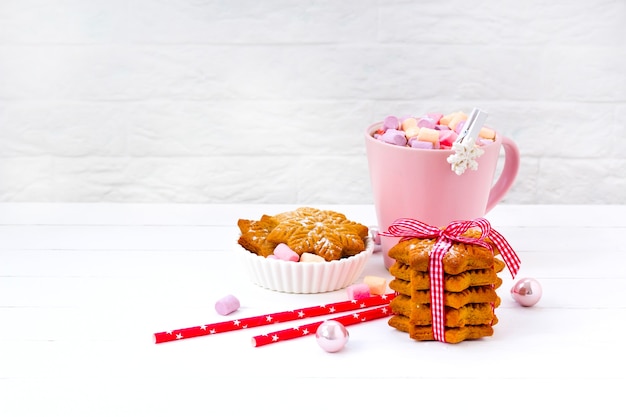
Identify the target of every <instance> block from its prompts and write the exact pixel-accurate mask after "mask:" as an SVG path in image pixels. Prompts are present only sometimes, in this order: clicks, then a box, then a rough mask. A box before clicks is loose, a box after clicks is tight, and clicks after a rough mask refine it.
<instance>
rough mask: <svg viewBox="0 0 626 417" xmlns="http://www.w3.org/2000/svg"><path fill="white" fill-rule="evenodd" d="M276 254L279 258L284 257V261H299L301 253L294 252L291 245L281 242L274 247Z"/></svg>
mask: <svg viewBox="0 0 626 417" xmlns="http://www.w3.org/2000/svg"><path fill="white" fill-rule="evenodd" d="M274 255H275V256H276V257H277V258H278V259H282V260H283V261H291V262H298V261H299V260H300V255H298V254H297V253H296V252H294V251H293V250H292V249H291V248H290V247H289V246H287V245H285V244H284V243H279V244H278V245H277V246H276V247H275V248H274Z"/></svg>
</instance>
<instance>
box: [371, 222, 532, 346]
mask: <svg viewBox="0 0 626 417" xmlns="http://www.w3.org/2000/svg"><path fill="white" fill-rule="evenodd" d="M472 228H477V229H478V230H480V236H479V237H477V238H476V237H468V236H463V234H464V233H465V232H467V231H468V230H469V229H472ZM381 235H383V236H390V237H400V238H401V240H407V239H412V238H425V239H436V241H435V244H434V245H433V248H432V250H431V252H430V258H429V264H428V270H429V276H430V301H431V304H430V311H431V315H432V319H433V320H432V322H433V334H434V336H435V340H438V341H441V342H445V341H446V336H445V305H444V299H443V297H444V271H443V257H444V255H445V254H446V253H447V252H448V250H449V249H450V247H451V246H452V244H453V243H455V242H461V243H467V244H471V245H479V246H482V247H484V248H486V249H489V250H490V251H491V252H492V253H493V247H492V246H491V245H490V244H489V243H488V242H487V241H486V240H485V239H487V238H489V239H490V240H491V241H492V242H493V243H494V244H495V245H496V247H497V248H498V250H499V251H500V254H501V255H502V258H503V259H504V263H505V264H506V266H507V268H508V269H509V271H510V272H511V275H512V277H513V278H515V275H517V272H518V271H519V267H520V263H521V262H520V259H519V257H518V256H517V254H516V253H515V251H514V250H513V248H512V247H511V245H509V243H508V242H507V241H506V239H505V238H504V236H502V235H501V234H500V233H498V232H497V231H496V230H494V229H492V228H491V224H490V223H489V221H487V219H483V218H477V219H474V220H467V221H453V222H451V223H450V224H448V226H446V227H445V228H444V229H443V230H442V229H440V228H437V227H433V226H430V225H428V224H426V223H423V222H420V221H418V220H414V219H407V218H401V219H398V220H396V221H395V222H393V224H392V225H391V226H389V228H388V229H387V231H386V232H381Z"/></svg>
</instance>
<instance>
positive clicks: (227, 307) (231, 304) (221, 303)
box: [215, 294, 240, 316]
mask: <svg viewBox="0 0 626 417" xmlns="http://www.w3.org/2000/svg"><path fill="white" fill-rule="evenodd" d="M239 306H240V304H239V300H238V299H237V297H235V296H234V295H230V294H229V295H227V296H226V297H223V298H220V299H219V300H217V302H216V303H215V311H217V312H218V314H221V315H222V316H227V315H229V314H230V313H232V312H233V311H237V310H238V309H239Z"/></svg>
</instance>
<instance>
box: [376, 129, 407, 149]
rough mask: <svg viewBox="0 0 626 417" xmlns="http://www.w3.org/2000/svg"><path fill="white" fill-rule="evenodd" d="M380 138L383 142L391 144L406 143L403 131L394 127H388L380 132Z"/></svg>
mask: <svg viewBox="0 0 626 417" xmlns="http://www.w3.org/2000/svg"><path fill="white" fill-rule="evenodd" d="M380 139H381V140H382V141H383V142H385V143H390V144H392V145H400V146H404V145H406V136H404V132H403V131H401V130H396V129H388V130H387V131H386V132H385V133H383V134H382V136H381V137H380Z"/></svg>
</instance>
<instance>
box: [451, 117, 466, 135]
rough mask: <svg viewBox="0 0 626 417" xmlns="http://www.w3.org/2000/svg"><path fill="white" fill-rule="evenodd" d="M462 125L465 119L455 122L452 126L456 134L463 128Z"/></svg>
mask: <svg viewBox="0 0 626 417" xmlns="http://www.w3.org/2000/svg"><path fill="white" fill-rule="evenodd" d="M463 126H465V120H461V121H460V122H459V123H457V124H456V126H455V127H454V131H455V132H456V133H457V134H458V133H461V131H462V130H463Z"/></svg>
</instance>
